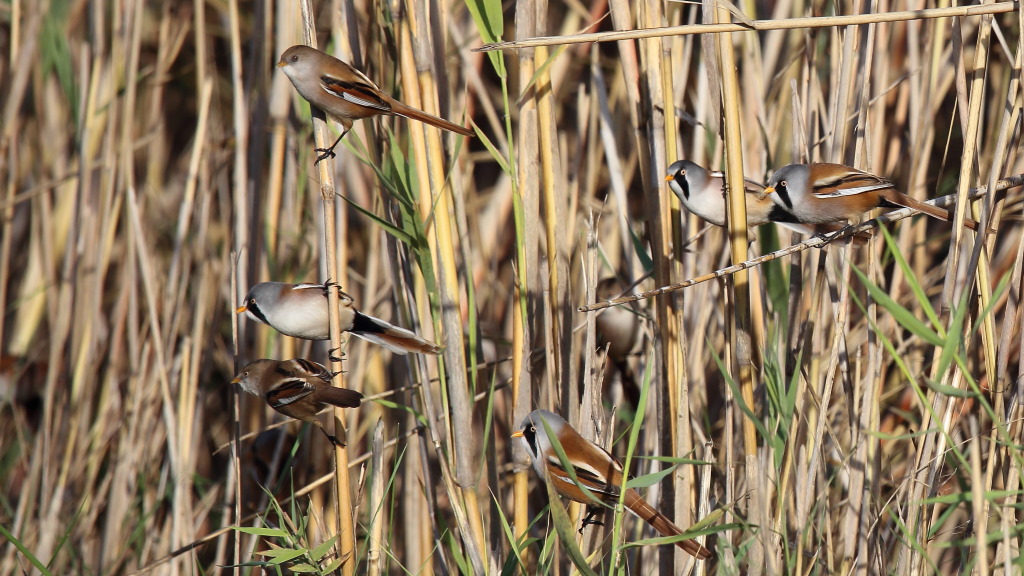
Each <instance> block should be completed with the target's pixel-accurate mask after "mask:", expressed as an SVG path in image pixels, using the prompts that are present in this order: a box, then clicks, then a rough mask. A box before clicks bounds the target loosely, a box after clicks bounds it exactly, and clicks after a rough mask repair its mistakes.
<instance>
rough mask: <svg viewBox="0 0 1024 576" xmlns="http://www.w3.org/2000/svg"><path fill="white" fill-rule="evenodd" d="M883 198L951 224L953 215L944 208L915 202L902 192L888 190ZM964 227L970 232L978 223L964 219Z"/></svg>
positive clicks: (976, 227) (975, 228)
mask: <svg viewBox="0 0 1024 576" xmlns="http://www.w3.org/2000/svg"><path fill="white" fill-rule="evenodd" d="M884 197H885V199H886V200H887V201H888V202H889V203H890V204H895V205H897V206H903V207H906V208H913V209H914V210H920V211H921V212H924V213H925V214H928V215H929V216H933V217H935V218H938V219H939V220H945V221H947V222H951V221H952V220H953V213H952V212H950V211H949V210H946V209H945V208H939V207H938V206H932V205H931V204H925V203H924V202H920V201H918V200H915V199H913V198H911V197H910V196H907V195H906V194H903V193H902V192H897V191H896V190H889V191H886V193H885V194H884ZM964 226H966V227H968V228H970V229H971V230H977V229H978V221H977V220H974V219H971V218H964Z"/></svg>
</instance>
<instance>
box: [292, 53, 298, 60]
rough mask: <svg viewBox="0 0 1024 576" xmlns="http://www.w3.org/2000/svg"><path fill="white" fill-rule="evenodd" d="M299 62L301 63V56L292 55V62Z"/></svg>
mask: <svg viewBox="0 0 1024 576" xmlns="http://www.w3.org/2000/svg"><path fill="white" fill-rule="evenodd" d="M298 61H299V55H298V54H292V62H298Z"/></svg>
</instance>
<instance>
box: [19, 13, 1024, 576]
mask: <svg viewBox="0 0 1024 576" xmlns="http://www.w3.org/2000/svg"><path fill="white" fill-rule="evenodd" d="M1022 21H1024V11H1021V9H1020V6H1019V5H1018V4H1013V3H1009V2H994V3H988V4H983V5H972V6H968V7H948V6H945V5H931V4H927V3H902V4H901V3H892V2H887V1H880V2H870V3H860V2H839V3H826V2H812V3H804V2H800V1H797V0H781V1H779V2H761V3H758V2H742V3H736V4H730V3H725V2H723V3H713V2H706V3H704V4H703V6H702V5H701V4H700V3H682V2H667V3H663V2H626V1H624V0H607V1H603V2H596V3H593V4H591V5H587V4H584V3H579V2H544V1H540V0H520V1H518V2H515V3H506V4H502V3H500V2H497V1H496V0H479V1H472V2H465V3H463V2H448V3H445V2H405V3H402V2H394V3H372V2H365V1H361V0H342V1H339V2H307V1H303V2H291V1H289V2H277V3H275V2H262V3H239V2H238V1H237V0H226V1H222V2H201V1H198V0H197V1H196V2H191V3H189V2H173V1H164V2H129V1H124V0H120V1H118V0H115V1H113V2H97V1H89V0H47V1H38V2H26V1H24V0H10V1H8V2H4V3H0V23H2V24H0V47H2V48H3V55H4V58H3V59H2V60H0V114H2V117H0V118H2V120H0V122H2V125H0V138H2V140H0V183H2V185H3V191H2V193H0V213H2V214H0V218H2V224H0V310H2V313H0V346H2V350H0V351H2V357H0V487H2V488H0V533H2V534H3V537H4V540H3V544H0V574H29V573H31V574H36V573H40V574H140V573H154V574H179V573H187V574H206V573H220V572H222V571H229V570H230V571H232V572H235V573H246V574H259V573H264V572H265V573H307V572H312V573H332V572H335V571H339V572H341V573H344V574H354V573H371V574H398V573H416V574H434V573H438V574H450V573H460V574H484V573H526V574H562V573H569V572H570V571H578V572H580V573H602V574H603V573H621V574H625V573H630V574H657V573H664V574H682V573H697V574H701V573H723V574H754V575H757V574H883V573H885V574H898V575H910V574H914V575H916V574H960V573H976V574H1012V573H1020V571H1021V570H1022V566H1021V565H1022V561H1021V556H1020V553H1019V548H1020V540H1021V536H1022V531H1024V530H1022V523H1021V522H1020V521H1019V520H1020V513H1019V510H1020V501H1021V489H1022V482H1021V465H1022V463H1024V460H1022V458H1021V456H1020V454H1021V446H1022V445H1024V439H1022V437H1021V436H1022V432H1024V418H1022V416H1024V413H1022V410H1024V409H1022V399H1024V389H1022V388H1021V382H1024V379H1022V373H1021V370H1022V347H1021V329H1020V326H1021V306H1020V302H1021V297H1022V296H1024V282H1022V270H1024V235H1022V234H1024V228H1022V226H1021V223H1020V221H1021V218H1020V216H1021V212H1022V211H1021V208H1020V207H1021V202H1020V198H1021V189H1020V188H1014V187H1009V188H1006V187H1003V189H1000V190H997V186H996V183H997V181H999V180H1000V179H1003V178H1005V177H1009V176H1014V175H1020V174H1021V173H1022V172H1024V159H1022V158H1021V155H1020V154H1019V151H1020V137H1021V128H1022V127H1021V103H1022V87H1021V69H1022V61H1024V45H1022V38H1021V29H1022V26H1021V23H1022ZM527 40H528V41H529V42H526V43H523V44H516V42H517V41H527ZM298 43H312V44H315V45H318V46H319V47H320V48H321V49H324V50H326V51H329V52H330V53H332V54H335V55H337V56H339V57H340V58H342V59H344V60H346V61H349V62H351V63H352V64H353V65H354V66H355V67H356V68H358V69H359V70H361V71H363V72H365V73H366V75H367V76H368V77H369V78H372V79H374V80H375V81H376V82H377V84H378V85H379V86H380V87H381V88H382V89H384V90H385V91H387V92H388V93H390V94H392V95H394V96H395V97H397V98H398V99H400V100H402V101H404V102H406V103H408V104H410V105H413V106H417V107H420V108H422V109H425V110H427V111H429V112H432V113H435V114H438V115H441V116H444V117H446V118H449V119H451V120H452V121H454V122H457V123H460V124H463V125H467V126H473V127H474V128H475V130H476V131H477V137H476V138H463V137H456V136H455V135H452V134H449V133H441V132H439V131H438V130H435V129H433V128H431V127H429V126H425V125H422V124H419V123H417V122H413V121H408V120H405V119H402V118H386V119H383V120H381V119H375V120H366V121H360V122H357V123H356V125H355V128H354V130H353V131H352V132H351V133H350V134H349V135H348V136H347V137H346V139H345V140H344V142H343V144H342V146H340V147H339V150H338V151H339V153H338V155H337V158H335V159H332V160H328V161H325V162H322V163H320V164H319V165H317V166H315V167H314V164H313V161H314V159H315V157H316V153H315V152H314V151H313V148H314V147H315V146H322V145H323V144H324V143H325V142H330V141H331V140H333V138H334V135H335V134H336V133H335V132H334V131H335V130H336V129H337V127H336V126H332V125H325V124H324V123H323V122H322V119H315V120H313V121H311V119H312V117H311V112H310V108H309V106H308V104H307V103H306V102H305V101H303V100H301V99H300V98H299V97H298V96H297V95H296V93H295V91H294V90H293V88H292V86H291V85H290V83H289V82H288V81H287V79H286V78H285V77H284V75H283V74H281V73H280V72H277V71H276V69H275V68H273V65H274V64H275V63H276V62H277V58H278V56H279V55H280V54H281V53H282V52H283V51H284V50H285V49H286V48H287V47H289V46H291V45H293V44H298ZM509 43H511V44H509ZM482 47H483V48H486V49H485V50H483V51H482V50H480V49H481V48H482ZM314 134H315V136H314ZM680 158H687V159H690V160H693V161H695V162H697V163H699V164H702V165H705V166H708V167H711V168H715V169H725V170H726V172H727V178H728V179H729V182H730V183H731V184H734V183H739V182H741V181H742V180H741V179H742V178H743V176H746V177H748V178H753V179H755V180H761V181H764V180H767V178H768V177H769V176H770V174H771V173H772V172H773V171H774V170H775V169H778V168H779V167H781V166H783V165H785V164H789V163H791V162H808V161H827V162H840V163H846V164H850V165H853V166H856V167H858V168H861V169H864V170H868V171H870V172H873V173H876V174H880V175H885V176H887V177H890V178H891V179H893V180H894V181H895V182H897V183H898V185H899V187H900V189H901V190H903V191H904V192H906V193H907V194H910V195H912V196H915V197H918V198H922V199H923V198H930V197H936V196H943V195H953V196H952V198H951V200H950V201H951V202H953V203H955V205H956V208H957V215H958V216H957V220H958V221H959V222H962V218H963V215H964V214H970V215H971V216H972V217H974V218H976V219H979V220H981V221H982V222H983V223H984V224H985V225H986V226H988V227H991V228H992V229H994V230H995V232H994V233H992V234H988V235H978V234H976V233H974V232H971V231H968V230H966V229H965V228H963V227H962V226H960V225H958V223H957V222H954V223H953V224H950V223H946V222H941V221H937V220H934V219H928V218H925V217H917V218H913V219H905V220H902V221H900V222H899V223H884V224H882V225H881V228H880V229H877V230H876V231H875V233H874V234H873V237H872V239H871V240H870V241H869V242H867V243H866V244H863V245H860V244H854V243H849V242H834V243H831V244H829V245H827V246H825V247H823V248H821V249H811V250H803V251H798V252H792V253H788V254H787V255H786V256H784V257H782V258H779V259H775V260H772V261H769V262H766V263H764V264H763V265H761V266H757V267H753V268H750V269H744V270H741V271H739V272H737V273H735V274H729V275H724V276H721V277H718V278H715V279H714V280H713V281H710V282H702V283H699V284H696V285H693V286H689V287H687V288H685V289H681V290H675V291H671V292H668V293H665V294H661V295H659V296H657V297H655V298H649V299H644V300H641V301H639V302H633V303H630V304H628V305H626V306H620V307H618V308H613V309H608V310H600V311H591V312H579V311H578V310H577V309H578V307H580V306H584V305H587V304H591V303H594V302H597V301H598V300H599V299H600V300H603V299H607V298H613V297H617V296H621V295H628V294H633V293H637V292H640V291H644V290H651V289H654V288H657V287H661V286H667V285H671V284H674V283H679V282H682V281H683V280H686V279H690V278H695V277H700V276H703V275H706V274H708V273H711V272H713V271H715V270H718V269H720V268H723V267H725V266H728V265H730V264H733V263H736V262H740V261H743V260H747V259H748V258H751V257H754V256H757V255H759V254H764V253H768V252H770V251H772V250H775V249H779V248H785V247H787V246H791V245H793V244H795V243H797V242H799V241H800V240H801V238H799V237H797V236H796V235H794V234H791V233H789V232H787V231H785V230H784V229H781V228H774V227H773V226H771V225H769V226H763V227H761V228H760V229H758V230H756V231H753V232H755V233H756V237H757V240H756V242H754V243H753V244H749V245H748V231H747V230H746V229H745V228H746V227H745V225H743V222H742V218H739V219H734V220H735V222H736V224H735V225H731V226H729V227H727V228H715V227H710V228H709V227H708V226H707V225H706V224H704V223H703V222H701V221H700V220H699V219H698V218H696V217H695V216H693V215H689V214H687V213H686V212H685V211H682V212H681V211H680V206H679V202H678V200H677V199H676V198H675V197H674V196H673V195H672V194H671V193H670V192H669V190H668V188H667V186H666V185H665V182H664V174H665V169H666V166H667V165H668V164H670V163H671V162H673V161H675V160H677V159H680ZM1016 182H1018V183H1019V180H1017V181H1016ZM980 187H985V189H986V190H990V191H991V192H990V193H987V194H984V195H981V196H977V195H971V194H970V192H971V190H973V189H977V188H980ZM736 188H737V187H736V186H735V185H734V186H732V189H736ZM731 198H733V199H734V200H735V199H736V198H738V196H731ZM741 204H742V203H740V204H736V203H735V202H734V204H733V209H732V210H733V212H734V213H735V212H736V211H737V210H739V208H740V205H741ZM744 268H745V267H744ZM328 279H329V280H332V281H334V282H337V283H338V284H340V285H341V286H342V287H343V288H344V290H345V291H346V292H347V293H348V294H350V295H352V296H353V297H354V298H355V300H356V302H357V304H358V306H359V308H360V309H361V310H362V311H364V312H366V313H369V314H371V315H373V316H377V317H380V318H384V319H387V320H388V321H390V322H392V323H394V324H396V325H400V326H405V327H408V328H411V329H414V330H415V331H417V332H419V333H421V334H424V335H426V336H427V337H429V338H432V339H433V340H435V341H436V342H438V343H440V344H442V345H443V346H444V347H445V349H444V352H443V353H442V354H441V355H440V356H438V357H432V356H404V357H403V356H395V355H392V354H391V353H389V352H387V351H386V350H384V349H383V348H380V347H376V346H373V345H371V344H368V343H366V342H363V341H361V340H358V339H349V340H348V341H347V343H345V344H344V346H343V347H342V348H341V352H343V354H344V358H343V361H342V362H341V363H335V369H339V370H343V371H344V372H343V374H341V375H340V376H339V377H338V378H339V380H340V381H342V382H343V385H345V386H346V387H350V388H354V389H357V390H360V391H361V392H363V394H364V395H365V397H366V398H365V400H364V405H363V406H362V407H361V408H359V409H357V410H347V411H343V412H339V413H338V414H337V415H336V417H335V418H330V417H328V416H322V418H324V420H325V422H326V421H327V420H334V422H333V423H330V422H328V423H327V424H326V426H327V427H328V429H331V428H332V427H338V428H339V432H340V433H343V434H344V437H345V438H346V441H347V447H346V448H344V449H338V450H333V449H332V446H331V445H330V444H328V443H327V442H326V441H325V440H324V439H323V438H322V435H320V434H319V433H317V432H316V431H315V430H313V431H310V430H309V426H300V425H299V423H297V422H295V421H290V420H287V419H284V418H281V417H280V416H279V415H278V414H276V413H274V412H272V411H271V410H269V409H268V408H267V406H266V405H265V403H264V402H263V401H262V400H260V399H258V398H254V397H251V396H245V395H241V394H240V392H239V391H238V390H237V389H236V388H235V387H233V386H232V385H230V384H229V382H230V380H231V379H232V376H233V375H234V374H235V373H236V371H237V369H238V367H239V366H241V365H242V364H244V363H245V362H248V361H249V360H252V359H256V358H261V357H266V358H279V359H286V358H309V359H312V360H316V361H319V362H323V363H327V362H328V348H329V347H331V345H330V344H328V343H311V342H308V341H302V340H295V339H291V338H288V337H285V336H281V335H279V334H277V333H276V332H274V331H273V330H272V329H270V328H268V327H266V326H263V325H260V324H256V323H253V322H251V321H248V320H246V319H245V318H243V317H239V316H236V314H235V313H234V308H235V307H236V306H237V305H238V304H239V303H240V302H241V299H242V297H243V295H244V294H245V292H246V290H247V287H248V286H250V285H252V284H255V283H256V282H260V281H267V280H276V281H285V282H325V281H327V280H328ZM615 313H618V314H625V316H624V318H626V319H627V320H628V321H630V322H632V325H633V328H634V330H635V333H634V334H633V335H634V336H636V337H637V341H636V342H635V346H634V347H632V348H631V349H629V350H627V353H623V354H619V353H616V352H613V351H612V350H609V349H608V345H607V342H608V335H606V334H603V333H600V331H599V330H598V326H600V325H601V316H602V315H605V314H609V315H610V314H615ZM609 318H610V316H609ZM335 338H336V339H337V335H335ZM338 342H340V341H338ZM334 345H335V346H336V345H337V342H336V343H335V344H334ZM627 348H628V347H627ZM613 350H614V348H613ZM536 408H545V409H550V410H553V411H556V412H558V413H560V414H561V415H563V416H565V417H566V419H567V420H568V421H569V422H570V423H571V424H572V425H574V426H575V427H576V428H577V429H578V430H579V431H580V433H581V434H583V435H584V436H585V437H587V438H589V439H592V440H594V441H596V442H598V443H599V444H601V445H602V446H605V447H607V448H608V449H609V450H610V451H611V452H612V453H613V454H615V455H617V456H618V457H619V458H620V459H622V460H623V461H627V462H628V463H629V464H630V471H631V473H632V474H633V476H635V477H637V480H636V482H637V485H638V486H642V487H643V492H644V494H645V497H646V498H647V499H648V500H649V501H651V502H652V503H655V505H656V506H657V507H658V508H659V509H661V510H662V511H664V512H666V513H667V514H669V515H670V516H672V517H674V518H675V520H676V522H677V524H679V525H680V526H683V527H688V526H693V527H694V528H693V534H695V535H700V536H701V537H702V541H704V542H705V544H706V545H707V546H709V547H710V548H712V549H713V550H714V554H713V557H712V559H710V560H707V561H702V562H695V561H694V560H693V559H692V558H691V557H690V556H688V555H686V554H684V553H682V552H681V551H679V550H678V549H677V548H675V547H674V546H670V545H661V546H658V545H655V544H652V543H650V542H648V541H649V540H650V539H651V538H652V537H653V534H652V532H651V531H650V529H649V528H647V527H645V526H644V525H642V523H639V522H637V521H636V520H635V518H633V517H631V516H629V515H623V514H622V513H621V510H619V511H618V512H616V513H614V514H609V515H607V516H606V517H605V526H604V527H600V526H597V527H588V528H587V529H586V530H584V531H583V532H582V534H578V533H577V532H576V528H577V527H578V524H579V521H580V518H581V514H582V512H583V511H582V510H581V509H582V508H583V506H580V505H576V504H573V505H572V506H568V507H566V506H565V504H566V503H565V502H564V501H558V502H554V501H550V500H549V491H548V490H546V489H545V487H544V484H543V483H542V482H540V481H539V480H538V478H537V477H536V475H535V474H534V472H533V471H532V469H531V468H530V467H529V459H528V455H527V454H526V453H525V452H524V451H522V450H521V449H519V448H516V447H515V445H514V444H513V443H512V441H511V440H510V434H511V433H512V432H513V431H514V430H515V429H516V427H517V426H518V425H519V422H520V421H521V420H522V418H523V416H524V415H525V414H527V413H528V412H529V411H531V410H533V409H536ZM342 428H343V429H344V430H343V432H342V430H341V429H342ZM566 509H567V511H568V515H565V514H562V511H563V510H566ZM637 544H640V545H637Z"/></svg>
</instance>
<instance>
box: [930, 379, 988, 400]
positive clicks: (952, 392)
mask: <svg viewBox="0 0 1024 576" xmlns="http://www.w3.org/2000/svg"><path fill="white" fill-rule="evenodd" d="M928 387H929V388H931V389H932V390H935V391H936V392H938V393H939V394H944V395H946V396H952V397H954V398H973V397H974V396H976V394H975V393H974V391H972V390H965V389H963V388H957V387H956V386H946V385H944V384H939V383H938V382H932V381H931V380H928Z"/></svg>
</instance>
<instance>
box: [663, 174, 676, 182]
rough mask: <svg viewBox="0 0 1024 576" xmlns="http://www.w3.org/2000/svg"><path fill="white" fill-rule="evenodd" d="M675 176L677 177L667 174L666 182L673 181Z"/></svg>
mask: <svg viewBox="0 0 1024 576" xmlns="http://www.w3.org/2000/svg"><path fill="white" fill-rule="evenodd" d="M673 178H675V176H673V175H671V174H665V182H671V181H672V179H673Z"/></svg>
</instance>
